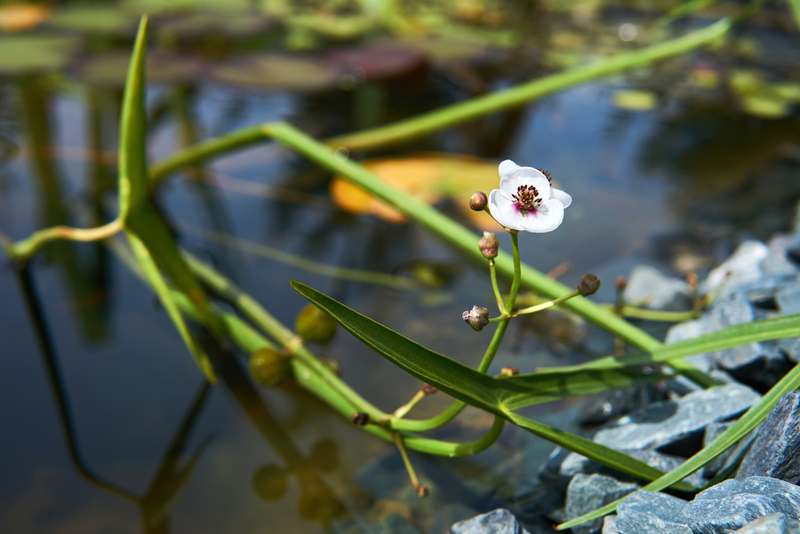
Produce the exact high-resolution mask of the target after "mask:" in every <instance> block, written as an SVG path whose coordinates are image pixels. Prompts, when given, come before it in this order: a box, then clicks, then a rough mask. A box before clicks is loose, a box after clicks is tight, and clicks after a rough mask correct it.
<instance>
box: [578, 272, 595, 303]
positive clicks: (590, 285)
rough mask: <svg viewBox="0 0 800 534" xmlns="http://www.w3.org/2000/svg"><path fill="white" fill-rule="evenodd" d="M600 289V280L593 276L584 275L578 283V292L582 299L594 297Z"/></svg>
mask: <svg viewBox="0 0 800 534" xmlns="http://www.w3.org/2000/svg"><path fill="white" fill-rule="evenodd" d="M598 289H600V279H599V278H597V277H596V276H595V275H593V274H584V275H583V277H582V278H581V281H580V282H578V291H580V293H581V295H583V296H584V297H586V296H589V295H594V294H595V293H597V290H598Z"/></svg>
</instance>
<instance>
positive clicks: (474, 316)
mask: <svg viewBox="0 0 800 534" xmlns="http://www.w3.org/2000/svg"><path fill="white" fill-rule="evenodd" d="M461 318H462V319H464V322H466V323H467V324H468V325H470V326H471V327H472V329H473V330H475V331H476V332H480V331H481V330H483V328H484V327H485V326H486V325H487V324H489V310H487V309H486V308H481V307H480V306H473V307H472V309H471V310H467V311H465V312H464V313H462V314H461Z"/></svg>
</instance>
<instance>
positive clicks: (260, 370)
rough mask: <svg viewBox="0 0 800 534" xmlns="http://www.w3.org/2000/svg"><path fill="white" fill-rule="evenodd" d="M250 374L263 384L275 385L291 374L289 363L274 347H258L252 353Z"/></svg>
mask: <svg viewBox="0 0 800 534" xmlns="http://www.w3.org/2000/svg"><path fill="white" fill-rule="evenodd" d="M250 375H251V376H252V377H253V380H255V381H256V382H257V383H258V384H261V385H262V386H274V385H277V384H279V383H280V382H281V381H282V380H283V379H284V378H287V377H288V376H289V363H288V362H287V361H286V358H284V357H283V356H281V354H280V353H279V352H278V351H276V350H274V349H266V348H265V349H258V350H257V351H255V352H254V353H253V354H251V355H250Z"/></svg>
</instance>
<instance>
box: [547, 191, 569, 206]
mask: <svg viewBox="0 0 800 534" xmlns="http://www.w3.org/2000/svg"><path fill="white" fill-rule="evenodd" d="M550 198H554V199H556V200H558V201H559V202H561V205H562V206H564V208H568V207H569V205H570V204H572V197H571V196H569V194H567V193H565V192H564V191H562V190H561V189H556V188H555V187H551V188H550Z"/></svg>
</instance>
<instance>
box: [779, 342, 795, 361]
mask: <svg viewBox="0 0 800 534" xmlns="http://www.w3.org/2000/svg"><path fill="white" fill-rule="evenodd" d="M777 347H778V349H779V350H781V351H782V352H783V353H784V354H785V355H786V357H787V358H789V359H790V360H791V361H793V362H795V363H800V337H791V338H786V339H780V340H778V343H777Z"/></svg>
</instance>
